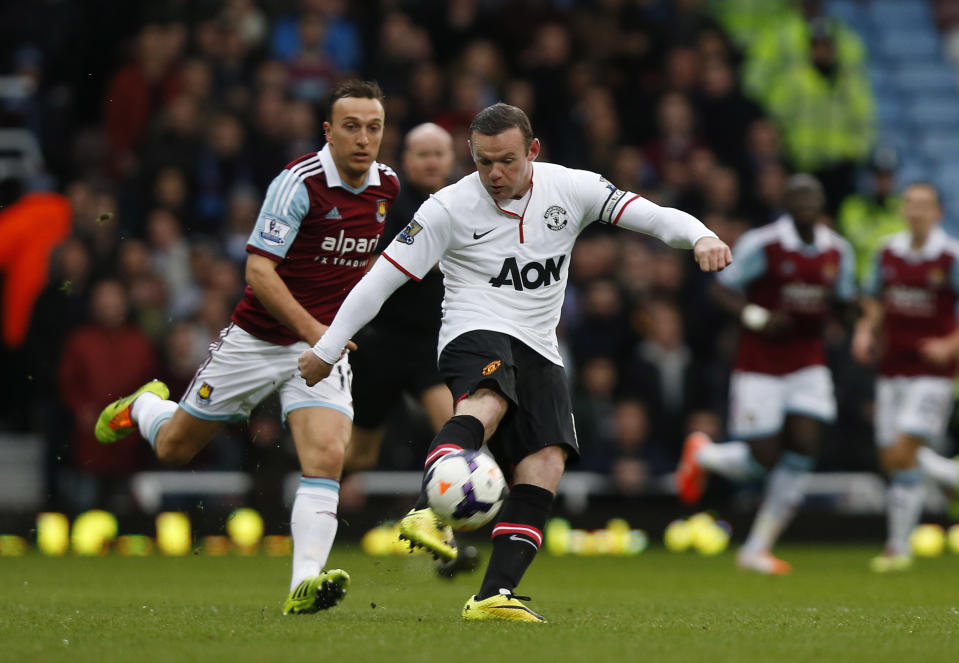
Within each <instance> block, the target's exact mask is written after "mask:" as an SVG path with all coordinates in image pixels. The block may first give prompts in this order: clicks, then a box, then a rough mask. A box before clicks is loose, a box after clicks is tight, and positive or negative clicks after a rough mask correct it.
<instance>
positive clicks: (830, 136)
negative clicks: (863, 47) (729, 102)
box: [767, 20, 876, 213]
mask: <svg viewBox="0 0 959 663" xmlns="http://www.w3.org/2000/svg"><path fill="white" fill-rule="evenodd" d="M809 39H810V58H809V60H808V61H807V62H804V63H802V64H800V65H799V66H796V67H794V68H792V69H790V70H788V71H784V72H782V73H781V74H779V75H777V76H776V77H775V78H774V79H772V81H771V83H770V87H769V94H768V98H767V107H768V109H769V112H770V114H771V115H772V116H773V118H774V119H775V120H776V122H777V123H778V124H779V127H780V129H781V130H782V132H783V136H784V138H785V143H786V152H787V155H788V158H789V161H790V163H791V164H792V166H793V167H794V168H795V169H797V170H801V171H805V172H810V173H813V174H814V175H816V176H817V177H818V178H819V179H820V180H821V181H822V183H823V188H824V190H825V192H826V201H827V208H826V209H827V211H828V212H830V213H832V212H834V211H835V209H836V207H837V206H838V205H839V202H840V201H841V200H842V199H843V198H844V197H845V196H846V195H848V194H849V193H851V192H852V191H853V188H854V177H855V172H856V166H857V165H858V164H859V163H861V162H863V161H864V160H865V159H866V158H867V157H868V155H869V151H870V150H871V149H872V146H873V142H874V140H875V131H876V118H875V107H874V102H873V97H872V88H871V87H870V84H869V79H868V78H867V77H866V74H865V71H863V70H862V69H861V68H858V67H844V66H842V64H843V63H842V62H841V61H840V60H839V59H838V58H837V53H836V49H837V44H836V33H835V29H834V26H833V25H832V24H831V23H829V22H828V21H825V20H818V21H816V22H815V23H813V24H812V25H811V26H810V28H809Z"/></svg>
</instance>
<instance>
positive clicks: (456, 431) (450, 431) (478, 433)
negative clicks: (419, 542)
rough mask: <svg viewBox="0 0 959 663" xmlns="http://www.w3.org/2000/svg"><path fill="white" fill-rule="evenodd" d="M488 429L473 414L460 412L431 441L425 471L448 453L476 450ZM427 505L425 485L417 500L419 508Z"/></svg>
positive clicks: (481, 444) (424, 466)
mask: <svg viewBox="0 0 959 663" xmlns="http://www.w3.org/2000/svg"><path fill="white" fill-rule="evenodd" d="M485 436H486V431H485V430H484V428H483V422H481V421H480V420H479V419H477V418H476V417H474V416H473V415H471V414H458V415H456V416H455V417H450V419H449V420H448V421H447V422H446V423H445V424H443V427H442V428H441V429H440V432H438V433H437V434H436V437H434V438H433V441H432V442H431V443H430V449H429V451H428V452H427V453H426V462H425V463H424V464H423V471H424V473H425V472H426V471H427V470H429V469H430V465H432V464H433V463H435V462H436V461H437V460H439V459H440V458H442V457H443V456H445V455H446V454H448V453H453V452H454V451H462V450H463V449H469V450H470V451H475V450H477V449H479V448H480V447H482V446H483V438H484V437H485ZM426 506H427V501H426V490H425V487H424V488H421V489H420V496H419V498H418V499H417V500H416V506H415V508H417V509H424V508H426Z"/></svg>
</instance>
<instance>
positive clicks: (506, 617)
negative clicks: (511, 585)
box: [463, 594, 546, 624]
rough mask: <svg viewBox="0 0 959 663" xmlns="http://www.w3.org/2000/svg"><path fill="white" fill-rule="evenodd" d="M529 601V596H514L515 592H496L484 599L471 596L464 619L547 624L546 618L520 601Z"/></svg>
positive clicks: (465, 609)
mask: <svg viewBox="0 0 959 663" xmlns="http://www.w3.org/2000/svg"><path fill="white" fill-rule="evenodd" d="M520 599H523V601H529V597H528V596H514V595H513V594H494V595H493V596H490V597H489V598H485V599H483V600H482V601H477V600H476V597H475V596H471V597H470V598H469V601H467V602H466V605H465V606H464V607H463V619H465V620H467V621H477V620H486V619H496V620H503V621H510V622H533V623H537V624H545V623H546V618H545V617H543V616H542V615H538V614H536V613H535V612H533V611H532V610H530V609H529V608H527V607H526V606H525V605H523V602H522V601H520Z"/></svg>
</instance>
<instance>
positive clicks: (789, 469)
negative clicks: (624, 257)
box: [676, 174, 855, 574]
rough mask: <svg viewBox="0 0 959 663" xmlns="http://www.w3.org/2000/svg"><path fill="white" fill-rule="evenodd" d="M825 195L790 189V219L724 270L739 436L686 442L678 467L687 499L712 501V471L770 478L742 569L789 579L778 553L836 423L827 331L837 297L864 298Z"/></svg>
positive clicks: (809, 186)
mask: <svg viewBox="0 0 959 663" xmlns="http://www.w3.org/2000/svg"><path fill="white" fill-rule="evenodd" d="M824 202H825V198H824V196H823V190H822V187H821V185H820V184H819V182H818V181H817V180H816V179H815V178H813V177H811V176H810V175H804V174H800V175H794V176H792V177H791V178H790V179H789V181H788V182H787V185H786V197H785V206H786V211H787V213H786V214H785V215H784V216H783V217H781V218H780V219H779V220H777V221H775V222H773V223H771V224H769V225H767V226H763V227H761V228H757V229H755V230H751V231H749V232H747V233H746V234H745V235H743V236H742V237H741V238H740V239H739V241H738V242H737V243H736V246H735V247H734V251H733V255H734V256H735V260H736V262H735V263H734V264H733V266H732V268H730V269H728V270H726V271H725V272H723V273H722V274H720V276H719V278H718V280H717V283H716V296H717V298H718V299H719V302H720V303H721V304H722V305H723V307H724V308H726V309H727V310H729V311H731V312H732V313H734V314H735V315H736V316H738V318H739V319H740V321H741V323H742V331H741V334H740V337H739V348H738V351H737V354H736V361H735V364H734V366H733V373H732V377H731V379H730V389H729V391H730V394H729V425H728V428H729V434H730V436H731V437H732V439H733V440H734V441H729V442H725V443H723V444H715V443H713V442H712V441H711V440H710V439H709V438H708V437H707V436H706V435H704V434H703V433H693V434H692V435H690V436H689V437H688V438H687V439H686V443H685V446H684V448H683V455H682V458H681V460H680V464H679V468H678V470H677V471H676V481H677V489H678V492H679V496H680V499H682V500H683V501H684V502H687V503H693V502H696V501H698V500H699V498H700V497H702V493H703V490H704V488H705V482H706V476H707V473H708V472H716V473H718V474H721V475H723V476H725V477H727V478H729V479H732V480H734V481H745V480H749V479H754V478H759V477H762V476H764V475H766V474H767V472H768V477H767V479H766V494H765V497H764V498H763V501H762V504H761V505H760V507H759V512H758V513H757V514H756V519H755V521H754V522H753V525H752V529H751V530H750V532H749V537H748V538H747V539H746V543H745V544H744V545H743V547H742V548H741V549H740V551H739V553H738V555H737V558H736V559H737V564H738V565H739V567H740V568H742V569H745V570H749V571H757V572H759V573H767V574H784V573H789V571H790V570H791V569H792V567H791V566H790V564H789V563H788V562H785V561H783V560H781V559H778V558H776V557H774V556H773V555H772V552H771V550H772V547H773V545H774V544H775V542H776V540H777V539H778V538H779V535H780V534H781V533H782V531H783V530H784V529H785V528H786V526H787V525H788V524H789V522H790V521H791V520H792V517H793V515H794V514H795V512H796V509H797V508H798V507H799V505H800V503H801V502H802V499H803V493H804V490H803V489H804V483H805V479H806V477H807V475H808V473H809V472H810V471H811V470H812V467H813V464H814V463H815V460H816V456H817V455H818V450H819V439H820V428H821V423H822V422H831V421H833V420H834V419H835V417H836V398H835V394H834V392H833V383H832V376H831V374H830V372H829V369H828V368H827V367H826V357H825V344H824V341H823V329H824V326H825V324H826V321H827V318H828V315H829V313H830V311H831V309H832V307H833V304H834V303H835V301H836V300H839V301H841V302H852V300H853V298H854V296H855V283H854V276H853V273H854V262H853V254H852V248H851V247H850V246H849V244H848V243H847V242H846V240H844V239H843V238H842V237H840V236H839V235H838V234H837V233H836V232H834V231H833V230H831V229H829V228H828V227H826V226H825V225H824V224H822V223H820V222H819V219H820V216H821V214H822V210H823V204H824Z"/></svg>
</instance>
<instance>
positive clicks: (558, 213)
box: [543, 205, 569, 230]
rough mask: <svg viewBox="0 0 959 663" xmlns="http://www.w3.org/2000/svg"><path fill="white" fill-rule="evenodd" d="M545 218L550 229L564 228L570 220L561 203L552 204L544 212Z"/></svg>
mask: <svg viewBox="0 0 959 663" xmlns="http://www.w3.org/2000/svg"><path fill="white" fill-rule="evenodd" d="M543 218H544V219H546V227H547V228H549V229H550V230H562V229H563V228H565V227H566V224H567V223H568V222H569V217H568V216H567V215H566V210H564V209H563V208H562V207H560V206H559V205H550V206H549V208H548V209H547V210H546V213H545V214H543Z"/></svg>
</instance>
